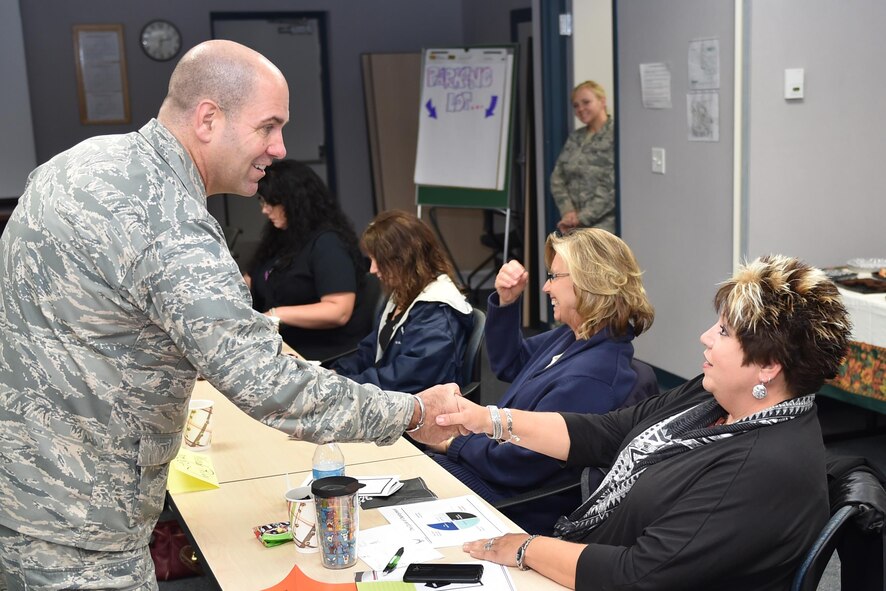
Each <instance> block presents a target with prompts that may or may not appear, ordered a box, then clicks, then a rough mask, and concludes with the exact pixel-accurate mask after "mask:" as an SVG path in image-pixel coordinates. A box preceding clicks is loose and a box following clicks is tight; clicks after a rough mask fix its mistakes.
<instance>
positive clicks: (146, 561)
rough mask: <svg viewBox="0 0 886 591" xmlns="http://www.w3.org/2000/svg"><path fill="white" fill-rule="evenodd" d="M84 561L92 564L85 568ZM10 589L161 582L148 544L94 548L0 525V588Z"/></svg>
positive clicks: (133, 589) (131, 590) (149, 588)
mask: <svg viewBox="0 0 886 591" xmlns="http://www.w3.org/2000/svg"><path fill="white" fill-rule="evenodd" d="M12 557H15V559H12ZM84 563H88V564H89V568H83V566H84ZM4 572H5V575H6V577H7V579H8V580H7V581H6V582H7V585H8V586H7V587H5V586H4V583H3V575H4ZM25 581H27V583H25ZM7 589H8V590H9V591H18V590H19V589H43V590H50V589H53V590H54V589H58V590H61V589H65V590H68V589H127V590H128V591H156V589H158V586H157V576H156V573H155V571H154V561H153V560H152V559H151V553H150V552H149V551H148V548H147V547H142V548H136V549H134V550H124V551H122V552H93V551H89V550H83V549H82V548H74V547H73V546H62V545H59V544H53V543H52V542H46V541H43V540H38V539H34V538H31V537H28V536H24V535H22V534H20V533H18V532H15V531H13V530H11V529H8V528H5V527H3V526H2V525H0V590H2V591H7Z"/></svg>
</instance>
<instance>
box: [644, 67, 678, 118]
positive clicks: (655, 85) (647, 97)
mask: <svg viewBox="0 0 886 591" xmlns="http://www.w3.org/2000/svg"><path fill="white" fill-rule="evenodd" d="M640 89H641V92H642V95H643V107H645V108H646V109H670V108H671V69H670V67H669V66H668V65H667V64H665V63H652V64H640Z"/></svg>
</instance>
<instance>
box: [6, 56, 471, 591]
mask: <svg viewBox="0 0 886 591" xmlns="http://www.w3.org/2000/svg"><path fill="white" fill-rule="evenodd" d="M288 118H289V91H288V87H287V85H286V81H285V80H284V79H283V76H282V74H281V73H280V71H279V70H278V69H277V68H276V67H274V66H273V64H271V63H270V62H269V61H267V60H266V59H265V58H264V57H262V56H261V55H259V54H257V53H255V52H254V51H252V50H250V49H247V48H245V47H243V46H241V45H238V44H236V43H232V42H229V41H210V42H206V43H203V44H201V45H199V46H197V47H196V48H194V49H192V50H191V51H189V52H188V53H187V54H186V55H185V56H184V57H183V58H182V60H181V61H180V62H179V64H178V65H177V66H176V70H175V72H174V73H173V75H172V78H171V79H170V85H169V94H168V95H167V98H166V100H165V101H164V103H163V106H162V107H161V109H160V112H159V115H158V117H157V119H156V120H151V121H150V122H149V123H148V124H146V125H145V126H144V127H142V128H141V129H140V130H139V131H138V132H134V133H129V134H126V135H118V136H105V137H97V138H92V139H90V140H86V141H85V142H83V143H81V144H79V145H77V146H75V147H74V148H71V149H70V150H68V151H66V152H63V153H61V154H59V155H58V156H56V157H55V158H53V159H52V160H50V161H49V162H47V163H46V164H44V165H42V166H40V167H39V168H37V169H36V170H35V171H34V172H33V173H32V174H31V176H30V178H29V180H28V185H27V188H26V190H25V193H24V194H23V195H22V197H21V199H20V200H19V204H18V207H17V208H16V210H15V212H14V214H13V216H12V219H11V220H10V221H9V225H8V226H7V228H6V231H5V233H4V235H3V237H2V240H0V567H2V568H0V587H2V585H3V581H2V580H3V579H4V578H5V579H6V584H7V585H8V587H9V588H10V589H25V588H27V589H74V588H83V587H85V586H89V587H88V588H93V589H95V588H102V589H122V588H125V589H156V588H157V583H156V580H155V579H154V569H153V563H152V562H151V558H150V554H149V552H148V549H147V544H148V540H149V537H150V535H151V531H152V529H153V527H154V524H155V523H156V520H157V517H158V515H159V513H160V510H161V508H162V504H163V498H164V494H165V489H166V477H167V470H168V466H169V462H170V461H171V460H172V459H173V458H174V457H175V455H176V453H177V451H178V449H179V445H180V442H181V438H182V428H183V425H184V422H185V416H186V413H187V404H188V399H189V398H190V395H191V390H192V388H193V386H194V381H195V379H196V377H197V374H198V372H199V373H200V374H202V375H203V376H204V377H205V378H206V379H207V380H209V382H210V383H212V385H213V386H215V387H216V388H218V389H219V390H220V391H221V392H222V393H224V394H225V395H226V396H228V397H229V398H230V399H231V400H232V401H233V402H234V403H235V404H236V405H237V406H238V407H240V408H241V409H242V410H243V411H245V412H247V413H249V414H250V415H252V416H253V417H255V418H257V419H259V420H261V421H262V422H264V423H267V424H269V425H272V426H274V427H277V428H279V429H281V430H283V431H286V432H288V433H291V434H293V435H294V436H295V437H297V438H299V439H306V440H309V441H316V442H320V441H328V440H333V439H334V440H338V441H374V442H376V443H378V444H381V445H385V444H390V443H393V442H394V441H395V440H396V439H397V438H398V437H399V436H400V435H401V433H402V432H403V431H404V429H407V428H411V427H416V426H420V424H421V423H422V418H424V410H425V408H423V407H422V405H420V404H418V403H417V401H416V400H415V397H413V396H410V395H407V394H402V393H397V392H384V391H381V390H379V389H378V388H375V387H374V386H361V385H358V384H355V383H353V382H351V381H349V380H346V379H344V378H341V377H338V376H336V375H334V374H332V373H330V372H325V371H323V370H317V369H315V368H313V367H312V366H311V365H309V364H307V363H304V362H302V361H298V360H296V359H295V358H293V357H289V356H286V355H281V354H280V350H281V340H280V337H279V336H278V334H277V331H276V328H275V326H274V324H272V321H271V320H270V319H269V318H267V317H265V316H263V315H261V314H259V313H257V312H255V311H253V310H252V307H251V305H250V298H249V291H248V290H247V288H246V286H245V284H244V283H243V280H242V278H241V276H240V272H239V270H238V268H237V265H236V264H235V263H234V261H233V259H232V258H231V255H230V253H229V252H228V249H227V247H226V245H225V241H224V238H223V236H222V232H221V229H220V227H219V225H218V223H217V222H216V221H215V220H214V219H213V218H212V216H210V214H209V213H208V211H207V209H206V197H207V195H212V194H217V193H235V194H239V195H253V194H254V193H255V192H256V187H257V182H258V180H259V179H260V178H261V177H262V176H263V175H264V167H265V166H267V165H269V164H271V162H272V161H273V160H274V159H276V158H282V157H283V156H284V155H285V153H286V151H285V148H284V146H283V139H282V127H283V125H285V124H286V122H287V120H288ZM455 391H456V387H455V386H454V385H449V386H438V387H436V388H433V389H431V390H428V391H425V392H423V393H421V394H420V396H421V397H422V400H423V401H424V405H425V407H427V408H426V410H427V415H428V416H427V422H428V425H426V426H425V427H423V428H422V429H421V430H419V431H417V432H416V433H415V435H417V436H418V438H419V439H420V440H425V441H439V440H442V439H444V438H445V437H447V436H449V435H450V433H448V432H444V431H442V430H440V428H437V427H433V420H432V417H434V416H436V414H437V413H438V412H440V411H441V410H442V409H443V408H444V407H446V408H452V407H453V406H454V404H455V402H454V398H453V394H454V392H455Z"/></svg>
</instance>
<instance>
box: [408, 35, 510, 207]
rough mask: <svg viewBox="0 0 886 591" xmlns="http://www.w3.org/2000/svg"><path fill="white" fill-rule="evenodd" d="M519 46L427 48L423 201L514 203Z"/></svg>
mask: <svg viewBox="0 0 886 591" xmlns="http://www.w3.org/2000/svg"><path fill="white" fill-rule="evenodd" d="M516 56H517V54H516V46H513V45H510V46H496V47H488V46H478V47H467V48H457V49H426V50H424V52H423V54H422V81H421V103H420V107H419V126H418V127H419V129H418V145H417V148H416V159H415V177H414V181H415V184H416V204H417V205H418V206H419V207H421V206H422V205H439V206H449V207H477V208H485V209H488V208H499V209H506V208H508V207H509V202H510V199H509V196H510V175H511V167H510V156H511V154H512V141H513V138H512V135H513V109H512V103H513V96H514V92H515V86H516V80H515V76H514V72H516V63H515V62H516Z"/></svg>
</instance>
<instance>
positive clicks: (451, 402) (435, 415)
mask: <svg viewBox="0 0 886 591" xmlns="http://www.w3.org/2000/svg"><path fill="white" fill-rule="evenodd" d="M416 396H420V397H421V399H422V402H424V405H425V416H424V425H423V426H422V428H421V429H419V430H418V431H416V432H414V433H410V435H411V436H412V438H413V439H415V440H416V441H420V442H421V443H425V444H429V445H431V446H434V445H435V444H438V443H440V442H442V441H445V440H446V439H449V438H450V437H454V436H456V435H468V434H469V433H484V432H485V430H486V426H487V425H486V423H487V422H488V420H489V412H488V411H487V410H486V408H485V407H483V406H480V405H478V404H474V403H473V402H471V401H470V400H467V399H465V398H463V397H462V396H461V392H460V391H459V388H458V385H457V384H442V385H439V386H433V387H431V388H428V389H427V390H424V391H422V392H419V393H418V394H416ZM484 419H485V420H484Z"/></svg>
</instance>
